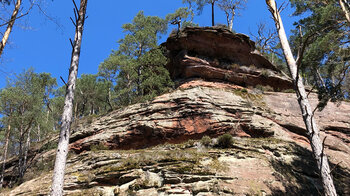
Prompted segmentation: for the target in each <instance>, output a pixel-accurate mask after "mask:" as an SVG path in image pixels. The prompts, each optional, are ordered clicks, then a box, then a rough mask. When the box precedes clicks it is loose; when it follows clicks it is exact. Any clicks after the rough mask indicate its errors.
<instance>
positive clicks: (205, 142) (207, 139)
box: [200, 135, 211, 147]
mask: <svg viewBox="0 0 350 196" xmlns="http://www.w3.org/2000/svg"><path fill="white" fill-rule="evenodd" d="M200 142H201V144H202V145H203V146H205V147H208V146H210V144H211V138H210V137H209V136H207V135H206V136H204V137H202V139H201V141H200Z"/></svg>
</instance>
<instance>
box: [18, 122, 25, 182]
mask: <svg viewBox="0 0 350 196" xmlns="http://www.w3.org/2000/svg"><path fill="white" fill-rule="evenodd" d="M19 130H20V133H19V147H18V176H19V177H18V178H19V179H21V178H22V173H23V172H22V165H23V140H24V131H23V120H22V123H21V125H20V127H19Z"/></svg>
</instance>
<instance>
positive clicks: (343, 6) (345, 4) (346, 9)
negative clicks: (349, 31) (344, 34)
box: [339, 0, 350, 25]
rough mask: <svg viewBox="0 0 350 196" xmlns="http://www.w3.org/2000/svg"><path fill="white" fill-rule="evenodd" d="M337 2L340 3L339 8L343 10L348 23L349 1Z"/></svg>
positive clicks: (349, 17) (349, 20)
mask: <svg viewBox="0 0 350 196" xmlns="http://www.w3.org/2000/svg"><path fill="white" fill-rule="evenodd" d="M339 4H340V7H341V9H342V10H343V12H344V15H345V18H346V20H347V21H348V23H349V25H350V13H349V12H350V10H349V9H350V6H349V3H348V2H347V1H346V0H339Z"/></svg>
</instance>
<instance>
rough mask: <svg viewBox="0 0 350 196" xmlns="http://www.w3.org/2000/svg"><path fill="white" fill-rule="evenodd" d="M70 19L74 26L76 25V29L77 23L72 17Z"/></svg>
mask: <svg viewBox="0 0 350 196" xmlns="http://www.w3.org/2000/svg"><path fill="white" fill-rule="evenodd" d="M69 19H70V20H71V21H72V23H73V25H74V26H75V27H77V25H76V23H75V22H74V20H73V18H72V17H69Z"/></svg>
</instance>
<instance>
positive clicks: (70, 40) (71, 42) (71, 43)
mask: <svg viewBox="0 0 350 196" xmlns="http://www.w3.org/2000/svg"><path fill="white" fill-rule="evenodd" d="M69 42H70V45H71V46H72V48H74V44H73V41H72V39H70V38H69Z"/></svg>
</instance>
